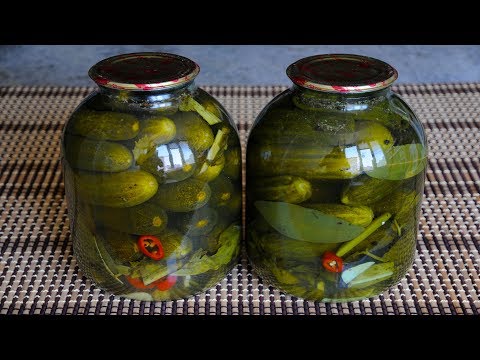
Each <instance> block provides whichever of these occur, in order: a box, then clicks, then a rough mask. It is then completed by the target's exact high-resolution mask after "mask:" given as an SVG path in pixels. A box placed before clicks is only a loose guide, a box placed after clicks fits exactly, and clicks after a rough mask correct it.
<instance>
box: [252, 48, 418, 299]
mask: <svg viewBox="0 0 480 360" xmlns="http://www.w3.org/2000/svg"><path fill="white" fill-rule="evenodd" d="M287 74H288V76H289V77H290V79H291V80H292V81H293V83H294V85H293V86H292V87H291V88H290V89H288V90H286V91H285V92H283V93H281V94H280V95H278V96H277V97H276V98H274V99H273V100H272V101H271V102H270V103H269V104H268V105H267V106H266V107H265V108H264V109H263V111H262V112H261V113H260V114H259V116H258V118H257V119H256V121H255V124H254V126H253V129H252V131H251V133H250V135H249V139H248V146H247V169H246V172H247V194H246V195H247V222H246V229H247V230H246V236H247V252H248V257H249V259H250V261H251V262H252V263H253V265H254V268H255V269H256V270H257V271H258V273H259V274H260V275H261V276H262V277H263V278H264V279H265V280H266V281H267V282H269V283H271V284H272V285H274V286H277V287H278V288H280V289H281V290H283V291H286V292H288V293H290V294H292V295H294V296H298V297H302V298H305V299H307V300H320V301H326V302H330V301H331V302H334V301H335V302H342V301H353V300H358V299H362V298H368V297H371V296H374V295H377V294H379V293H381V292H383V291H385V290H386V289H388V288H389V287H390V286H392V285H394V284H396V283H397V282H398V281H399V280H400V279H401V278H402V277H403V276H404V275H405V273H406V272H407V270H408V269H409V268H410V267H411V265H412V262H413V258H414V255H415V245H416V236H417V227H418V222H419V216H420V208H421V200H422V196H423V187H424V179H425V168H426V165H427V142H426V138H425V134H424V130H423V127H422V125H421V123H420V121H419V120H418V119H417V117H416V116H415V114H414V113H413V111H412V110H411V109H410V108H409V107H408V105H407V104H406V103H405V102H404V101H403V100H402V99H401V98H400V97H399V96H398V95H396V94H395V93H394V92H392V90H391V85H392V83H393V82H394V81H395V80H396V78H397V72H396V70H395V69H393V68H392V67H391V66H390V65H388V64H386V63H384V62H382V61H380V60H377V59H373V58H369V57H363V56H357V55H343V54H338V55H319V56H312V57H308V58H304V59H301V60H299V61H297V62H295V63H293V64H292V65H290V66H289V67H288V69H287Z"/></svg>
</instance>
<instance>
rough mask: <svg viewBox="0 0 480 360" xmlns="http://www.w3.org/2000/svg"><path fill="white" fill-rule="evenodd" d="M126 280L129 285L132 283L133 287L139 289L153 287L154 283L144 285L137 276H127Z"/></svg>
mask: <svg viewBox="0 0 480 360" xmlns="http://www.w3.org/2000/svg"><path fill="white" fill-rule="evenodd" d="M127 281H128V282H129V283H130V285H132V286H133V287H134V288H137V289H141V290H144V289H153V288H154V287H155V283H151V284H148V285H145V284H144V283H143V281H142V279H139V278H132V277H130V276H127Z"/></svg>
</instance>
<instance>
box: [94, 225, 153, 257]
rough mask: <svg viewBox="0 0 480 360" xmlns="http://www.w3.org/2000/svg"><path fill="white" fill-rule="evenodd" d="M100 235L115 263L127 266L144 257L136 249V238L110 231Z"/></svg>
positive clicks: (107, 230)
mask: <svg viewBox="0 0 480 360" xmlns="http://www.w3.org/2000/svg"><path fill="white" fill-rule="evenodd" d="M101 233H102V238H103V241H104V242H105V247H106V249H107V251H108V252H109V253H110V254H111V255H112V256H113V258H114V259H115V261H116V262H118V263H123V264H125V265H128V264H130V262H131V261H138V260H140V259H141V258H143V257H144V255H143V254H142V253H141V252H140V251H139V249H138V246H137V237H136V236H134V235H131V234H127V233H125V232H120V231H116V230H111V229H106V230H104V231H102V232H101Z"/></svg>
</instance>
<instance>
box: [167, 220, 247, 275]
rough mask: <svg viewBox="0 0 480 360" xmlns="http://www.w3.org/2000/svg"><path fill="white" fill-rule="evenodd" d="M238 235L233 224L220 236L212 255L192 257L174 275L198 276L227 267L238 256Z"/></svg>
mask: <svg viewBox="0 0 480 360" xmlns="http://www.w3.org/2000/svg"><path fill="white" fill-rule="evenodd" d="M240 235H241V231H240V225H238V224H235V223H234V224H232V225H230V226H229V227H228V228H227V229H226V230H224V231H223V232H222V233H221V234H220V236H219V238H218V242H219V243H220V247H219V248H218V250H217V252H216V253H215V254H214V255H212V256H208V255H203V254H198V255H197V256H193V257H192V258H191V259H190V260H189V261H188V263H186V264H185V265H184V266H183V267H182V268H180V269H179V270H177V271H176V272H175V273H174V275H176V276H187V275H198V274H201V273H204V272H207V271H209V270H218V269H219V268H220V267H221V266H223V265H227V264H228V263H229V262H230V261H232V260H233V259H234V258H235V257H236V256H237V255H238V252H239V243H240Z"/></svg>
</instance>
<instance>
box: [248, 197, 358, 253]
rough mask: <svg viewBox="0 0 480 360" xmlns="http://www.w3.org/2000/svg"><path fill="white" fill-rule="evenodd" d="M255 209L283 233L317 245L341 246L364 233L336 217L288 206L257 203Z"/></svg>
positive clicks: (268, 202) (274, 203)
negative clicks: (332, 244) (342, 243)
mask: <svg viewBox="0 0 480 360" xmlns="http://www.w3.org/2000/svg"><path fill="white" fill-rule="evenodd" d="M255 207H256V208H257V209H258V211H260V213H261V214H262V215H263V217H264V218H265V220H267V222H268V223H269V224H270V226H272V227H273V228H274V229H275V230H277V231H278V232H279V233H281V234H283V235H285V236H288V237H290V238H292V239H295V240H301V241H308V242H313V243H340V242H345V241H348V240H351V239H353V238H355V237H356V236H358V235H359V234H360V233H362V231H363V230H364V228H363V227H361V226H358V225H353V224H351V223H349V222H347V221H345V220H342V219H340V218H337V217H335V216H332V215H328V214H324V213H322V212H320V211H318V210H314V209H307V208H304V207H302V206H299V205H294V204H289V203H285V202H274V201H256V202H255Z"/></svg>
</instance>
